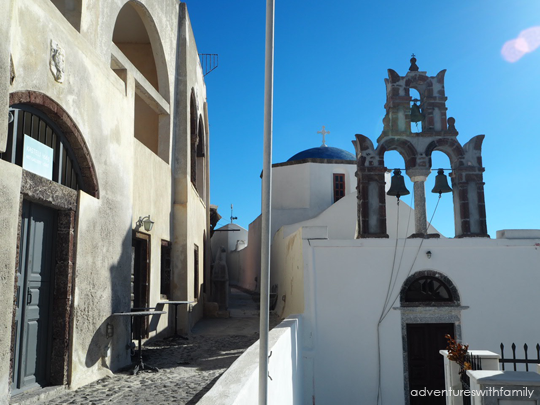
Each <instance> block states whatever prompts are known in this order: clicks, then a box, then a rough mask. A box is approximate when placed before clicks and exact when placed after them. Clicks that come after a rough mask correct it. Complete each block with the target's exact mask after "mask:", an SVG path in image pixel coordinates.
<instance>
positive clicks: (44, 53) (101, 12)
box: [0, 0, 210, 404]
mask: <svg viewBox="0 0 540 405" xmlns="http://www.w3.org/2000/svg"><path fill="white" fill-rule="evenodd" d="M3 6H4V7H3V12H4V13H3V15H4V18H3V19H2V20H1V21H0V33H1V35H2V38H3V41H2V46H0V128H3V129H2V130H0V207H1V209H0V224H2V233H1V235H2V236H1V240H2V243H0V301H1V306H2V307H3V308H5V309H7V310H5V311H2V315H1V317H2V319H1V321H0V403H1V404H4V403H8V402H9V398H10V396H11V395H16V394H18V393H21V392H24V391H27V390H29V389H34V388H38V389H39V388H40V387H44V386H49V385H64V386H70V387H73V388H75V387H77V386H80V385H83V384H86V383H88V382H90V381H93V380H96V379H98V378H101V377H103V376H105V375H107V374H108V373H110V372H111V371H114V370H116V369H118V368H120V367H123V366H126V365H127V364H129V363H130V356H129V350H128V349H127V345H128V343H129V342H130V341H131V330H130V329H131V328H130V323H129V321H128V320H127V319H126V318H125V317H114V316H111V315H112V314H113V313H117V312H124V311H129V310H130V308H132V307H155V306H156V305H157V303H158V302H162V301H166V300H189V301H193V304H192V305H190V306H188V307H184V308H182V307H180V311H179V317H178V329H179V331H180V332H182V331H183V332H186V331H188V330H189V329H190V327H191V326H192V325H193V324H194V323H195V322H196V321H197V320H198V319H200V318H201V317H202V313H203V310H202V305H203V303H202V301H203V298H204V291H203V289H204V287H203V285H204V281H205V277H207V276H208V275H209V267H208V266H209V263H210V260H209V256H208V255H209V249H207V244H208V240H209V229H210V228H209V219H210V204H209V153H208V152H209V149H208V144H209V142H208V139H209V129H208V128H209V126H208V108H207V103H206V86H205V83H204V75H203V71H202V68H201V64H200V62H199V55H198V52H197V47H196V44H195V39H194V35H193V32H192V28H191V25H190V21H189V16H188V12H187V7H186V5H185V4H184V3H181V2H178V1H175V0H160V1H149V0H130V1H128V0H110V1H106V2H102V1H97V0H87V1H84V2H83V1H81V0H50V1H49V0H47V1H43V0H24V1H22V0H8V1H7V2H6V3H5V4H4V5H3ZM145 220H146V224H145V223H144V222H145ZM147 220H151V221H152V222H153V227H151V228H150V227H148V225H149V224H150V222H148V221H147ZM145 225H146V227H145ZM207 256H208V257H207ZM167 309H168V308H167V306H165V310H167ZM128 318H129V317H128ZM170 325H173V322H172V315H171V314H168V315H164V316H162V317H161V318H160V319H157V318H156V319H153V320H152V322H150V325H149V326H148V334H149V336H152V335H154V334H156V333H172V330H171V326H170Z"/></svg>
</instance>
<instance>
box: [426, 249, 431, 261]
mask: <svg viewBox="0 0 540 405" xmlns="http://www.w3.org/2000/svg"><path fill="white" fill-rule="evenodd" d="M426 256H427V258H428V259H431V250H428V251H427V252H426Z"/></svg>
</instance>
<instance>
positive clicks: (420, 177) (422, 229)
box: [407, 168, 430, 237]
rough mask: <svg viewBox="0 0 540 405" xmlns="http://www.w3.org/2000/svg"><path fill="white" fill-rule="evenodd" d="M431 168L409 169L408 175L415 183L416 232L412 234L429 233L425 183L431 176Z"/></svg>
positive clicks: (423, 234)
mask: <svg viewBox="0 0 540 405" xmlns="http://www.w3.org/2000/svg"><path fill="white" fill-rule="evenodd" d="M429 173H430V171H429V169H425V168H412V169H407V175H408V176H409V178H410V179H411V181H412V182H413V184H414V225H415V233H414V235H412V236H415V237H424V236H425V235H427V215H426V189H425V183H426V180H427V178H428V176H429Z"/></svg>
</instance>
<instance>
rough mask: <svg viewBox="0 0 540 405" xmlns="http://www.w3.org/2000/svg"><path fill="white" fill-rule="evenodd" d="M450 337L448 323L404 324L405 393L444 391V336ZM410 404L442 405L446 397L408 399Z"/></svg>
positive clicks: (451, 327) (451, 331)
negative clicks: (406, 369) (407, 364)
mask: <svg viewBox="0 0 540 405" xmlns="http://www.w3.org/2000/svg"><path fill="white" fill-rule="evenodd" d="M447 334H449V335H452V336H454V324H452V323H420V324H407V349H408V352H407V357H408V363H409V394H410V391H412V390H423V389H424V388H426V389H427V390H444V388H445V387H444V358H443V356H442V355H441V354H440V353H439V350H444V349H445V348H446V339H445V337H444V336H445V335H447ZM410 404H411V405H424V404H425V405H438V404H441V405H444V404H446V398H445V397H444V396H442V397H435V396H430V397H421V396H410Z"/></svg>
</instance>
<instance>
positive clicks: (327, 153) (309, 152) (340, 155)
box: [287, 146, 356, 162]
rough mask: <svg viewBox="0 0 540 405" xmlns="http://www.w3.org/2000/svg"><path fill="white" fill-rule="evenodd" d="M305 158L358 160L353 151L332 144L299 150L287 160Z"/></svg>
mask: <svg viewBox="0 0 540 405" xmlns="http://www.w3.org/2000/svg"><path fill="white" fill-rule="evenodd" d="M304 159H331V160H352V161H355V162H356V157H354V155H353V154H352V153H350V152H347V151H346V150H343V149H339V148H334V147H332V146H319V147H318V148H311V149H306V150H304V151H302V152H298V153H297V154H296V155H294V156H293V157H291V158H290V159H289V160H287V162H293V161H295V160H304Z"/></svg>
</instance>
